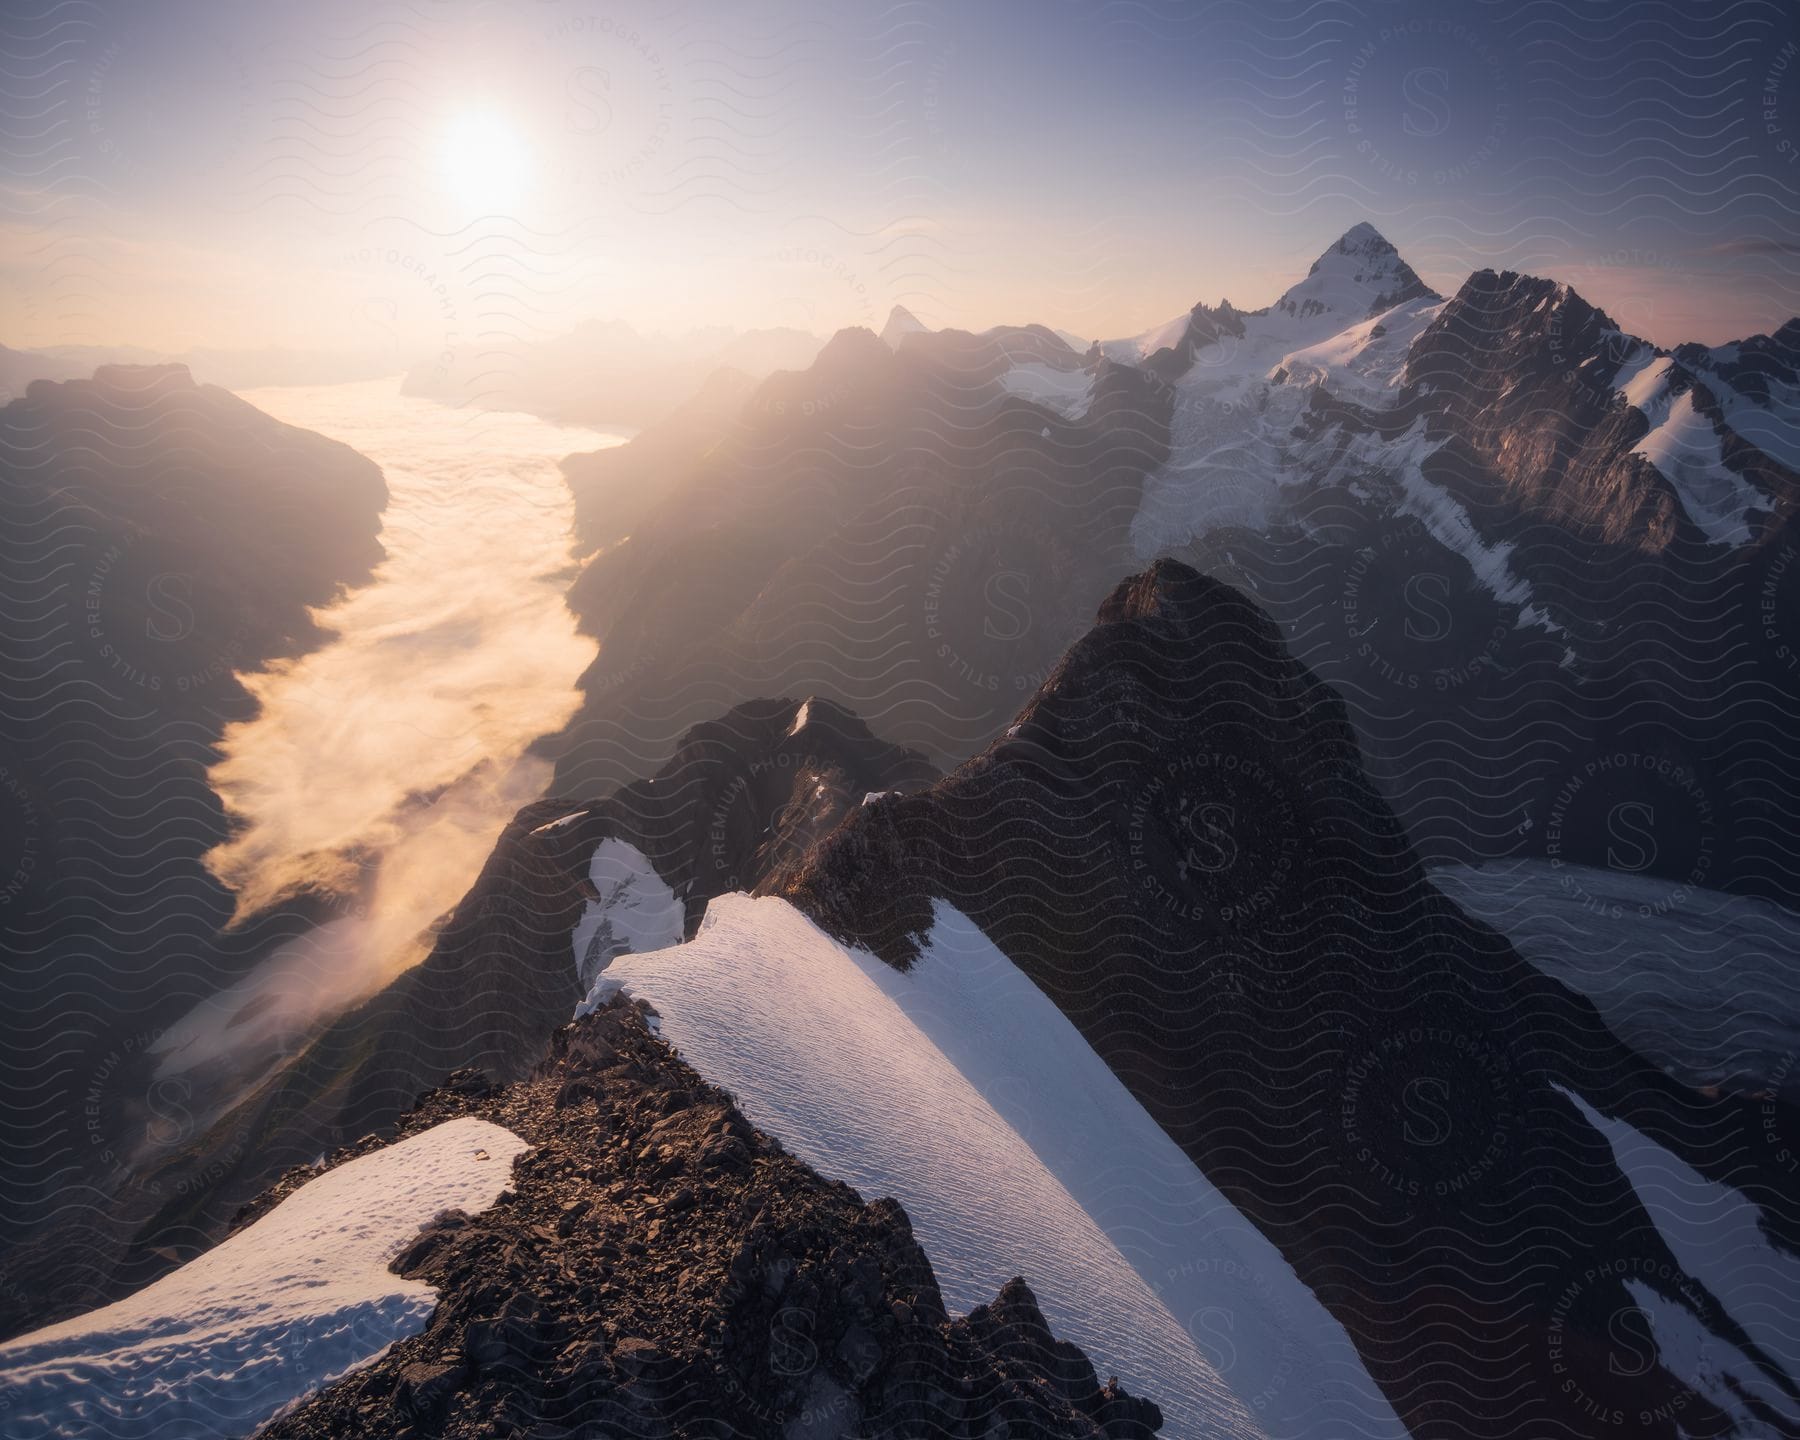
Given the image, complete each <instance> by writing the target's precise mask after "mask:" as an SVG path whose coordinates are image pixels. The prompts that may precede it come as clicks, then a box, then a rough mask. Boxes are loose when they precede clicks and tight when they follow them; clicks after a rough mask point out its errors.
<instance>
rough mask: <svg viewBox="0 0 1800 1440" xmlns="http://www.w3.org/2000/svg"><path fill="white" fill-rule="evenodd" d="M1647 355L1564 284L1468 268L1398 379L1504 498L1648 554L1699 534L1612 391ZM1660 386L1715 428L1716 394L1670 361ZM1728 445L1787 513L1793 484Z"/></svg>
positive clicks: (1752, 452)
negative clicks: (1491, 477) (1687, 401)
mask: <svg viewBox="0 0 1800 1440" xmlns="http://www.w3.org/2000/svg"><path fill="white" fill-rule="evenodd" d="M1654 353H1655V352H1653V350H1652V348H1651V347H1650V346H1648V345H1646V344H1645V343H1644V342H1643V341H1640V340H1637V339H1635V338H1634V337H1632V336H1630V335H1628V334H1625V333H1624V332H1622V331H1621V330H1620V328H1619V326H1618V325H1617V324H1616V323H1615V322H1614V321H1613V320H1612V318H1611V317H1610V316H1608V315H1607V314H1606V313H1605V312H1604V311H1602V310H1599V309H1597V308H1595V307H1594V306H1592V305H1590V304H1588V302H1587V301H1585V300H1584V299H1582V297H1581V296H1580V295H1578V294H1576V293H1575V291H1573V290H1572V289H1570V288H1569V287H1568V286H1567V285H1559V284H1556V283H1555V282H1554V281H1550V280H1543V279H1538V278H1536V277H1533V276H1528V275H1517V274H1514V273H1513V272H1511V271H1507V272H1505V273H1503V274H1498V275H1497V274H1495V273H1494V272H1493V271H1492V270H1480V271H1477V272H1476V273H1475V274H1474V275H1471V276H1470V277H1469V279H1468V280H1467V281H1466V282H1465V283H1464V285H1463V287H1462V289H1461V290H1460V291H1458V292H1457V294H1456V296H1455V298H1454V299H1452V300H1451V302H1450V303H1449V304H1448V305H1446V306H1445V307H1444V309H1443V310H1442V311H1441V312H1440V313H1439V315H1438V318H1437V319H1436V320H1435V321H1434V322H1433V323H1432V324H1431V325H1430V326H1429V327H1428V328H1427V329H1426V330H1425V332H1424V333H1423V334H1421V335H1420V336H1419V338H1418V340H1417V341H1415V342H1414V344H1413V347H1412V349H1411V351H1410V352H1409V353H1408V355H1407V358H1406V372H1405V382H1406V384H1407V385H1408V386H1409V387H1412V388H1413V389H1414V390H1415V391H1417V392H1419V393H1420V394H1421V395H1422V396H1424V397H1428V403H1429V408H1430V410H1431V411H1432V412H1434V413H1433V414H1432V419H1433V423H1434V425H1440V426H1442V427H1443V428H1445V429H1447V430H1449V431H1451V432H1452V433H1454V434H1455V435H1456V436H1457V437H1458V439H1459V440H1460V441H1461V442H1462V443H1463V444H1464V445H1466V446H1467V447H1468V448H1469V449H1470V450H1471V451H1473V452H1474V454H1476V455H1478V456H1480V457H1481V459H1482V460H1483V461H1484V462H1485V463H1486V465H1487V466H1488V467H1491V469H1492V471H1493V472H1494V473H1495V474H1497V475H1498V476H1499V477H1500V479H1501V480H1502V481H1503V482H1504V485H1503V486H1502V487H1501V489H1500V491H1499V494H1500V495H1502V496H1504V497H1505V501H1509V502H1511V503H1512V504H1513V505H1514V506H1515V507H1516V508H1518V509H1519V510H1521V511H1523V512H1525V513H1529V514H1531V515H1533V516H1535V517H1538V518H1540V519H1546V520H1551V521H1555V522H1556V523H1557V524H1558V525H1560V526H1562V527H1564V528H1565V529H1567V530H1569V531H1571V532H1573V534H1574V535H1575V536H1577V537H1579V538H1583V539H1589V540H1598V541H1601V542H1604V543H1606V544H1609V545H1630V546H1635V547H1637V548H1639V549H1643V550H1647V551H1650V552H1656V551H1660V550H1663V549H1664V548H1665V547H1667V546H1669V545H1670V544H1672V543H1673V542H1674V541H1675V540H1676V539H1677V538H1678V537H1679V538H1682V539H1684V540H1686V542H1687V543H1688V544H1689V545H1693V544H1696V543H1699V542H1701V541H1702V540H1703V538H1704V537H1703V536H1702V535H1701V534H1700V532H1699V531H1698V530H1696V529H1695V528H1694V524H1693V521H1692V520H1691V519H1690V517H1689V516H1688V514H1687V512H1686V511H1685V510H1684V508H1683V507H1682V504H1681V502H1680V501H1679V500H1678V499H1677V498H1676V496H1675V493H1674V491H1673V489H1672V488H1671V486H1670V484H1669V482H1668V481H1667V480H1666V479H1664V478H1663V476H1662V475H1661V474H1660V473H1658V471H1657V470H1656V469H1655V467H1653V466H1652V465H1651V464H1650V463H1649V462H1648V461H1647V460H1644V459H1643V458H1642V457H1640V456H1639V455H1637V454H1635V453H1634V451H1635V450H1636V448H1637V446H1638V444H1639V442H1640V441H1642V439H1643V437H1644V435H1645V433H1646V431H1647V430H1648V428H1649V425H1648V422H1647V420H1646V418H1645V416H1644V414H1643V412H1642V411H1640V410H1638V409H1636V408H1634V407H1632V406H1630V405H1627V404H1625V403H1624V402H1623V400H1622V399H1621V397H1620V396H1619V395H1618V393H1617V391H1616V390H1615V388H1614V387H1615V384H1616V383H1617V382H1619V380H1620V378H1621V375H1622V374H1628V373H1630V372H1629V369H1628V367H1635V366H1636V365H1638V364H1642V363H1645V362H1648V361H1649V360H1650V359H1651V357H1652V355H1653V354H1654ZM1670 391H1671V394H1672V395H1674V396H1677V397H1679V396H1682V395H1691V396H1692V399H1693V402H1694V405H1695V408H1696V409H1697V410H1699V411H1700V412H1701V414H1702V415H1704V416H1706V418H1707V419H1709V420H1710V421H1712V422H1713V423H1714V424H1715V425H1716V426H1718V427H1719V428H1721V429H1723V428H1724V422H1723V415H1722V412H1720V410H1719V407H1718V401H1717V399H1716V397H1715V396H1714V395H1713V394H1712V393H1711V392H1710V391H1709V390H1708V389H1707V387H1706V385H1705V384H1704V382H1703V380H1702V378H1701V376H1700V374H1699V373H1697V372H1696V371H1695V370H1694V369H1690V368H1689V366H1688V365H1686V364H1683V363H1681V362H1680V361H1679V360H1678V361H1677V363H1676V365H1675V367H1674V368H1673V370H1672V371H1671V375H1670ZM1731 448H1732V447H1730V446H1728V447H1727V449H1728V451H1729V450H1730V449H1731ZM1735 448H1736V451H1737V453H1736V454H1735V455H1732V454H1729V453H1728V454H1727V464H1728V465H1731V466H1732V468H1734V469H1738V470H1739V471H1741V473H1742V474H1743V476H1744V478H1745V479H1746V480H1747V481H1748V482H1749V483H1751V484H1752V485H1754V486H1755V487H1756V488H1757V489H1758V490H1760V491H1761V492H1763V493H1764V494H1765V495H1768V496H1770V497H1772V498H1773V499H1775V500H1776V502H1777V509H1778V511H1779V513H1781V514H1783V515H1788V514H1791V512H1792V508H1793V503H1794V501H1795V499H1796V498H1800V481H1797V480H1796V477H1795V476H1793V475H1792V474H1791V473H1788V472H1786V471H1784V470H1783V468H1782V467H1781V466H1780V465H1779V464H1778V463H1776V462H1775V461H1774V460H1773V459H1771V458H1770V457H1769V456H1767V455H1764V454H1762V452H1760V451H1758V450H1756V449H1755V448H1754V447H1753V446H1750V445H1746V444H1740V445H1739V446H1737V447H1735ZM1734 461H1735V464H1733V462H1734ZM1502 503H1504V502H1502Z"/></svg>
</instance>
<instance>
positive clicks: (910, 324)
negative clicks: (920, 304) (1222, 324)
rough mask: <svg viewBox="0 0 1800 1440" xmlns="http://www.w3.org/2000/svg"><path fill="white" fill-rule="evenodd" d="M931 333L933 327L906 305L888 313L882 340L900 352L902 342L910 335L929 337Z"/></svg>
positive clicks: (896, 307) (883, 327)
mask: <svg viewBox="0 0 1800 1440" xmlns="http://www.w3.org/2000/svg"><path fill="white" fill-rule="evenodd" d="M930 333H931V327H930V326H929V325H927V324H926V323H925V322H924V321H923V320H921V319H919V317H918V316H917V315H915V314H913V313H912V311H910V310H908V309H907V308H906V307H905V306H904V305H896V306H895V307H894V308H893V309H892V310H890V311H888V318H887V324H885V325H883V326H882V327H881V338H882V340H884V341H885V342H886V343H887V345H888V348H890V349H892V350H898V349H899V348H900V342H901V341H903V340H904V339H906V337H907V336H908V335H929V334H930Z"/></svg>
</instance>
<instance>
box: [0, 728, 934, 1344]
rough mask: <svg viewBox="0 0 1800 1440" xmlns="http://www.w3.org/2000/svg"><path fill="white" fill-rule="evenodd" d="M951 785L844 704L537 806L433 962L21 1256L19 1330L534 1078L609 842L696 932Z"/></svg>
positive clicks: (740, 732)
mask: <svg viewBox="0 0 1800 1440" xmlns="http://www.w3.org/2000/svg"><path fill="white" fill-rule="evenodd" d="M935 775H936V772H935V770H933V769H932V768H931V767H930V766H929V765H927V764H926V763H925V762H924V761H922V760H921V759H920V758H919V757H918V756H917V755H914V754H912V753H910V752H908V751H904V750H901V749H899V748H897V747H895V746H891V745H888V744H885V743H884V742H882V741H880V740H878V739H876V738H875V737H874V736H873V735H871V734H870V733H869V730H868V727H867V726H865V725H863V724H862V722H861V721H859V720H858V719H857V718H856V717H855V716H853V715H851V714H849V713H848V712H847V711H844V710H842V709H840V708H838V707H837V706H834V705H832V704H831V703H830V702H828V701H822V700H816V699H815V700H809V701H803V702H796V701H793V700H760V701H754V702H750V703H747V704H745V705H741V706H739V707H738V708H736V709H735V710H733V711H731V712H730V713H728V714H726V715H724V716H723V717H721V718H719V719H717V720H713V721H709V722H707V723H705V724H702V725H697V726H695V727H694V728H693V729H692V730H691V731H690V732H689V733H688V734H687V735H686V736H684V737H683V739H682V742H681V745H680V746H679V747H678V748H677V750H676V752H675V754H674V755H673V756H672V757H670V758H669V759H668V761H667V762H666V763H665V764H664V765H663V766H662V767H661V768H660V769H659V770H658V771H657V772H656V774H655V775H654V776H652V777H651V778H650V779H647V780H641V781H638V782H636V783H634V784H632V785H629V786H626V787H624V788H622V789H620V790H618V791H616V792H614V793H613V794H612V795H610V796H607V797H605V798H603V799H599V800H595V801H591V802H588V803H587V804H585V805H584V804H582V803H581V802H578V801H562V800H544V801H538V802H535V803H534V804H531V805H528V806H526V807H525V808H524V809H523V810H522V811H520V812H519V814H518V815H517V816H516V817H515V818H514V819H513V821H512V822H511V823H510V824H509V825H508V826H507V827H506V829H505V830H504V831H503V832H502V833H501V835H500V837H499V839H498V841H497V842H496V844H495V846H494V851H493V854H492V855H491V856H490V857H489V859H488V861H487V864H486V865H485V866H484V867H483V869H482V872H481V874H480V876H479V877H478V878H477V879H476V881H475V883H474V885H473V886H472V887H471V888H470V891H469V893H468V894H467V895H466V896H465V897H464V898H463V900H462V901H461V902H460V903H459V904H458V905H457V907H456V909H455V910H454V911H452V912H451V914H450V915H449V916H448V917H446V919H445V920H444V921H443V923H442V925H441V927H440V928H439V931H438V934H437V937H436V941H435V943H434V945H433V947H432V950H431V952H430V954H429V955H428V956H427V957H426V959H425V960H424V961H422V962H421V963H420V964H419V965H417V966H415V967H414V968H413V969H411V970H408V971H406V972H405V973H403V974H401V975H399V976H398V977H396V978H395V980H394V981H393V982H392V983H391V984H390V985H389V986H388V987H387V988H386V989H384V990H382V991H381V992H380V993H379V994H377V995H375V996H373V997H371V998H370V999H369V1000H368V1001H366V1002H365V1003H364V1004H362V1005H360V1006H358V1007H357V1008H356V1009H354V1010H351V1011H349V1012H348V1013H346V1014H344V1015H343V1016H341V1017H339V1018H337V1019H335V1020H333V1021H331V1022H330V1023H328V1024H326V1025H324V1026H322V1027H321V1028H320V1029H319V1030H318V1031H317V1033H315V1034H314V1035H313V1036H311V1037H310V1038H309V1039H308V1040H307V1041H306V1043H305V1044H304V1045H303V1046H302V1047H301V1048H300V1049H299V1051H298V1053H296V1054H295V1055H294V1056H292V1057H291V1058H288V1059H286V1060H285V1061H283V1062H282V1063H280V1064H278V1065H276V1066H275V1067H274V1068H273V1069H272V1070H271V1072H270V1073H269V1074H268V1075H266V1076H265V1077H264V1078H262V1079H261V1080H260V1081H258V1082H257V1083H256V1084H255V1085H253V1086H252V1087H251V1088H250V1089H249V1090H248V1091H247V1093H246V1094H245V1095H244V1096H243V1097H242V1098H241V1099H240V1100H239V1101H238V1102H237V1103H236V1104H235V1105H234V1106H233V1107H232V1108H231V1109H229V1110H228V1111H227V1112H226V1113H225V1114H223V1115H222V1116H219V1117H218V1118H217V1119H215V1120H213V1121H212V1122H211V1123H210V1124H209V1125H208V1126H207V1127H206V1128H205V1129H204V1130H203V1131H202V1132H201V1133H199V1134H198V1135H197V1136H196V1137H195V1138H194V1140H193V1141H192V1142H191V1143H190V1144H188V1145H185V1146H183V1147H181V1148H179V1149H177V1150H173V1151H170V1152H168V1153H164V1154H162V1155H160V1156H156V1157H153V1162H152V1163H149V1164H146V1165H143V1166H141V1167H140V1168H138V1169H137V1170H136V1171H134V1172H131V1173H129V1175H128V1182H127V1183H125V1184H123V1185H119V1186H117V1187H116V1188H115V1189H113V1190H112V1191H110V1192H105V1193H104V1194H103V1196H99V1197H96V1199H95V1200H94V1202H93V1204H92V1206H91V1210H90V1213H87V1214H85V1215H84V1216H83V1217H82V1223H81V1224H79V1225H65V1226H64V1227H62V1228H61V1229H59V1230H56V1231H53V1232H52V1233H50V1234H48V1235H46V1236H43V1237H40V1239H39V1240H38V1241H37V1242H36V1243H33V1244H30V1245H27V1246H24V1247H21V1249H20V1250H18V1251H17V1252H15V1253H14V1254H12V1255H9V1256H8V1257H7V1258H6V1264H5V1269H4V1271H3V1272H0V1274H3V1275H4V1278H5V1279H6V1280H7V1281H9V1282H10V1283H11V1284H12V1285H13V1286H14V1287H16V1289H17V1290H18V1292H19V1294H20V1296H21V1297H22V1298H21V1303H20V1305H19V1306H18V1307H17V1309H18V1314H17V1315H16V1317H13V1316H9V1321H10V1322H11V1324H10V1328H13V1329H18V1330H23V1329H27V1328H30V1326H31V1325H33V1324H42V1323H46V1322H48V1321H49V1320H51V1319H54V1318H57V1317H59V1316H60V1315H64V1314H70V1313H75V1312H78V1311H81V1310H85V1309H89V1308H92V1307H93V1306H94V1305H96V1304H100V1303H104V1301H106V1300H109V1299H113V1298H116V1297H117V1296H118V1295H119V1294H120V1293H123V1292H124V1291H126V1290H128V1289H131V1288H135V1287H136V1286H137V1285H140V1284H143V1283H146V1282H147V1281H149V1280H150V1279H153V1278H155V1276H156V1275H157V1274H160V1273H161V1272H162V1271H164V1270H166V1269H168V1268H169V1267H170V1266H171V1265H172V1264H175V1263H178V1262H179V1261H180V1260H182V1259H185V1258H187V1257H189V1256H191V1255H193V1254H195V1253H198V1251H200V1250H202V1249H204V1248H205V1247H206V1246H207V1245H209V1244H210V1243H211V1242H212V1241H213V1240H214V1239H216V1238H217V1236H218V1233H219V1229H220V1226H221V1225H222V1223H223V1221H224V1219H225V1218H226V1217H227V1216H229V1215H230V1214H231V1212H232V1210H233V1209H235V1208H236V1207H237V1206H238V1205H241V1204H242V1203H244V1201H245V1200H246V1199H247V1198H248V1197H249V1196H251V1195H254V1194H255V1193H256V1192H257V1191H258V1190H260V1189H261V1188H262V1187H263V1186H264V1185H266V1184H267V1183H268V1180H269V1178H270V1176H272V1175H274V1174H276V1173H278V1172H279V1171H281V1170H282V1169H283V1168H285V1167H286V1166H289V1165H294V1164H298V1163H301V1162H303V1161H305V1160H307V1159H309V1158H310V1157H312V1156H314V1155H317V1154H318V1153H320V1151H321V1150H324V1149H329V1148H331V1147H332V1146H334V1145H337V1144H340V1143H342V1141H343V1140H344V1139H345V1138H346V1137H348V1136H355V1135H362V1134H365V1133H367V1132H369V1131H373V1130H379V1129H382V1128H384V1127H386V1126H387V1125H389V1124H391V1123H392V1122H393V1120H394V1117H395V1116H397V1115H398V1114H400V1113H401V1111H402V1110H404V1109H405V1107H406V1106H407V1105H408V1104H410V1103H411V1100H412V1098H413V1097H414V1096H415V1095H417V1094H418V1093H419V1092H420V1091H421V1090H423V1089H425V1088H426V1087H427V1086H429V1085H431V1084H433V1083H435V1082H436V1081H437V1080H438V1079H439V1077H441V1076H443V1075H445V1074H448V1073H449V1072H451V1071H454V1070H458V1069H462V1068H465V1067H471V1066H473V1067H480V1068H481V1069H483V1070H485V1071H487V1072H488V1073H489V1074H492V1075H494V1076H496V1077H498V1078H500V1079H504V1080H512V1079H516V1078H518V1077H520V1076H522V1075H524V1074H525V1073H526V1072H527V1071H528V1070H529V1069H530V1068H531V1066H532V1065H533V1064H535V1063H536V1062H537V1061H538V1060H539V1059H540V1058H541V1057H542V1056H543V1054H544V1051H545V1047H546V1046H547V1045H548V1043H549V1037H550V1036H551V1034H552V1033H553V1032H554V1031H556V1030H557V1029H558V1028H559V1027H560V1026H562V1025H563V1024H564V1023H565V1022H566V1021H567V1019H568V1017H569V1015H570V1014H571V1013H573V1011H574V1008H575V1005H576V1002H577V1001H578V1000H579V999H580V998H581V993H582V990H581V986H580V984H579V983H578V979H577V969H576V961H575V957H574V955H573V951H572V948H571V933H572V931H573V930H574V927H575V924H576V922H577V920H578V919H579V918H580V917H581V914H582V911H583V907H584V906H585V905H586V904H587V903H588V901H589V899H591V898H593V893H592V889H591V886H590V885H589V882H588V866H589V862H590V860H591V858H592V856H593V854H594V850H595V848H596V847H597V846H598V845H599V844H600V843H601V841H603V840H606V839H609V838H618V839H622V840H626V841H629V842H630V843H631V844H632V845H633V846H635V847H636V848H637V849H638V850H639V851H641V852H642V853H643V854H644V856H645V857H646V858H647V859H648V860H649V861H650V863H651V865H652V866H653V867H654V869H655V870H656V872H657V874H658V875H659V877H660V878H661V880H662V881H663V883H665V884H667V885H668V886H669V887H670V888H671V889H672V890H673V891H674V892H675V893H676V894H677V895H678V896H680V897H681V899H682V900H683V902H684V903H685V906H686V911H687V927H688V931H689V933H690V934H691V933H692V929H693V927H694V926H695V925H696V924H698V922H699V919H700V916H701V915H702V913H703V912H704V910H705V907H706V902H707V901H708V900H709V899H711V898H712V897H713V896H715V895H719V894H722V893H725V892H727V891H731V890H739V889H749V888H752V887H754V886H755V885H756V884H758V883H759V882H761V881H763V880H765V879H767V878H769V877H770V876H772V875H775V874H778V873H785V872H786V870H788V869H789V868H792V866H793V865H795V864H796V863H797V862H798V860H799V858H800V857H801V856H802V855H804V854H805V852H806V850H807V849H808V848H809V847H810V845H811V844H812V843H813V841H814V840H815V839H816V838H817V837H819V836H821V835H823V834H825V833H827V832H828V831H830V830H831V829H832V828H834V827H835V826H836V825H837V824H838V822H839V821H840V820H842V819H843V817H844V816H845V815H846V814H848V813H849V812H850V811H852V810H854V809H855V808H856V807H857V806H859V805H861V804H862V802H863V800H864V798H865V796H867V795H868V794H870V793H871V792H885V791H890V790H895V789H905V788H917V787H919V786H922V785H924V784H925V783H927V782H929V781H930V780H931V779H932V778H934V777H935ZM570 817H573V818H570ZM559 821H564V822H566V823H560V824H559V823H557V822H559ZM76 1257H79V1263H78V1264H76V1263H73V1262H74V1260H75V1258H76Z"/></svg>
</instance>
